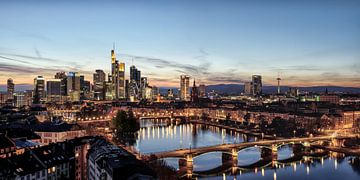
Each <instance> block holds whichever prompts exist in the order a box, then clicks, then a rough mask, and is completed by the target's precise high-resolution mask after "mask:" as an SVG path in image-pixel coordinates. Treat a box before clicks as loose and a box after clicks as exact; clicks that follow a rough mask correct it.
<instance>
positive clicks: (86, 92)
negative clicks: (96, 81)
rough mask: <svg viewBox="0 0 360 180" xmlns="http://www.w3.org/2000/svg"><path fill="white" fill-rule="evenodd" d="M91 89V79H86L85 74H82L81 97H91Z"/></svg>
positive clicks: (82, 98)
mask: <svg viewBox="0 0 360 180" xmlns="http://www.w3.org/2000/svg"><path fill="white" fill-rule="evenodd" d="M90 91H91V85H90V81H86V80H85V76H84V75H81V76H80V99H81V100H85V99H90V98H91V97H90Z"/></svg>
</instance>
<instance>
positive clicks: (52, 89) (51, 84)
mask: <svg viewBox="0 0 360 180" xmlns="http://www.w3.org/2000/svg"><path fill="white" fill-rule="evenodd" d="M46 94H47V100H48V101H52V102H58V101H60V100H61V79H49V80H47V81H46Z"/></svg>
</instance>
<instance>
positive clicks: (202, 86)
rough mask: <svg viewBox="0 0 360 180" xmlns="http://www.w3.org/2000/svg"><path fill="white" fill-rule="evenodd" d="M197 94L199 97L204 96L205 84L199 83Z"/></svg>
mask: <svg viewBox="0 0 360 180" xmlns="http://www.w3.org/2000/svg"><path fill="white" fill-rule="evenodd" d="M199 96H200V97H206V86H205V84H200V85H199Z"/></svg>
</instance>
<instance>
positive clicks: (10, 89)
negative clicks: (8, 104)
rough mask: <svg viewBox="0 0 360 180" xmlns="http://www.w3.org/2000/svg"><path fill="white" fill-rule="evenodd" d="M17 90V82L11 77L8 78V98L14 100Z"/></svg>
mask: <svg viewBox="0 0 360 180" xmlns="http://www.w3.org/2000/svg"><path fill="white" fill-rule="evenodd" d="M14 92H15V84H14V81H13V80H12V79H11V78H10V79H8V80H7V99H8V100H13V99H14Z"/></svg>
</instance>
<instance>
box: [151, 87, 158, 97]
mask: <svg viewBox="0 0 360 180" xmlns="http://www.w3.org/2000/svg"><path fill="white" fill-rule="evenodd" d="M151 91H152V92H151V94H152V99H153V100H156V99H157V97H158V95H160V89H159V88H158V87H156V86H153V87H152V89H151Z"/></svg>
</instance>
